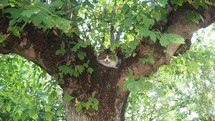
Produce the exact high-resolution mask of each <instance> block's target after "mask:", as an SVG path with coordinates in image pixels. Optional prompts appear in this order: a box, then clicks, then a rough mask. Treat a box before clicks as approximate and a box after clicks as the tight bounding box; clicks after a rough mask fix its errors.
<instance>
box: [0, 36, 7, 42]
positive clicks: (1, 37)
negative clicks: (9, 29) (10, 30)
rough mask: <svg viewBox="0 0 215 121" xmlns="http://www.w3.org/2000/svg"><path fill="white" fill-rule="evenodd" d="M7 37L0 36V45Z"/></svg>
mask: <svg viewBox="0 0 215 121" xmlns="http://www.w3.org/2000/svg"><path fill="white" fill-rule="evenodd" d="M8 36H9V35H0V43H2V42H4V41H5V40H6V39H7V37H8Z"/></svg>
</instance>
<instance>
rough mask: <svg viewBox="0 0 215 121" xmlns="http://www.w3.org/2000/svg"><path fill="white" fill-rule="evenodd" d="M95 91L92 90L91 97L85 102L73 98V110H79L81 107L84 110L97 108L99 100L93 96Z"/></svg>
mask: <svg viewBox="0 0 215 121" xmlns="http://www.w3.org/2000/svg"><path fill="white" fill-rule="evenodd" d="M95 95H96V92H95V91H94V92H92V94H91V97H90V98H89V99H88V100H87V101H86V102H84V101H83V102H81V101H78V99H76V100H75V106H76V108H75V110H76V111H77V112H80V111H81V110H82V109H83V108H85V109H86V110H89V109H90V108H92V109H94V110H98V104H99V101H98V100H97V99H96V98H95Z"/></svg>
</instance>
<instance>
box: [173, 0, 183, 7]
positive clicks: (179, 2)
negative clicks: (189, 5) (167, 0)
mask: <svg viewBox="0 0 215 121" xmlns="http://www.w3.org/2000/svg"><path fill="white" fill-rule="evenodd" d="M171 2H172V3H173V4H176V5H179V6H182V4H183V3H184V0H171Z"/></svg>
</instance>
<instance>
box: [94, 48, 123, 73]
mask: <svg viewBox="0 0 215 121" xmlns="http://www.w3.org/2000/svg"><path fill="white" fill-rule="evenodd" d="M96 59H97V61H98V62H99V63H100V64H102V65H104V66H106V67H110V68H115V69H117V68H118V67H119V65H120V63H121V59H119V58H118V57H117V55H116V53H114V52H112V51H111V50H110V49H101V50H100V52H99V54H98V55H97V57H96Z"/></svg>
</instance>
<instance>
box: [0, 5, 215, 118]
mask: <svg viewBox="0 0 215 121" xmlns="http://www.w3.org/2000/svg"><path fill="white" fill-rule="evenodd" d="M187 9H191V8H190V7H184V8H180V9H178V10H177V11H175V12H174V13H171V14H170V15H169V21H168V24H166V25H165V30H163V32H164V33H175V34H179V35H181V36H183V37H184V38H185V40H188V41H190V38H191V36H192V33H193V32H194V31H196V30H197V29H199V28H200V27H205V26H207V25H209V24H210V23H212V22H214V18H215V13H214V11H215V9H214V7H209V8H208V9H207V10H202V9H201V10H199V12H200V13H201V14H202V16H203V18H204V22H200V23H199V24H196V23H193V22H191V21H189V20H188V19H187V18H186V17H185V15H184V11H185V10H187ZM0 13H2V12H0ZM0 16H1V18H0V23H1V24H0V35H3V34H7V32H6V30H7V27H8V23H9V19H7V18H3V17H2V16H3V15H0ZM61 39H62V38H61V37H59V36H56V35H55V34H53V33H52V32H51V31H50V32H48V34H44V33H42V32H41V31H40V30H39V29H36V28H35V27H34V26H33V25H31V24H30V25H27V26H26V27H25V28H24V29H23V31H22V32H21V38H17V37H15V36H13V35H12V34H10V35H9V37H8V38H7V40H6V41H4V42H3V43H0V53H3V54H8V53H16V54H19V55H21V56H23V57H25V58H26V59H28V60H30V61H33V62H34V63H36V64H38V65H39V66H40V67H42V68H43V69H44V70H46V71H47V72H48V73H49V74H51V75H55V76H58V75H59V71H58V66H59V64H61V63H62V62H64V60H65V56H57V55H56V54H55V52H56V50H57V49H59V48H60V41H59V40H61ZM71 39H72V40H74V41H75V39H76V38H75V37H73V38H71ZM180 47H181V46H180V45H178V44H170V45H168V47H167V48H166V49H165V48H164V47H161V46H160V45H159V44H158V43H154V42H152V41H150V40H147V41H146V39H145V38H143V41H141V45H139V46H138V47H137V49H136V50H135V51H136V53H137V55H136V56H135V57H129V58H126V59H124V60H123V61H122V64H121V65H120V67H119V68H118V69H114V68H107V67H104V66H103V65H100V64H99V63H97V61H96V57H95V55H94V54H93V51H92V48H91V47H90V46H89V47H87V48H85V50H84V51H85V52H87V60H90V67H92V68H93V69H94V72H93V73H92V74H90V73H89V72H87V71H84V72H83V73H82V74H81V75H80V76H79V77H77V78H76V77H72V76H69V75H64V76H63V79H64V83H61V84H60V85H61V87H62V88H63V96H73V97H75V100H72V101H64V102H63V103H64V109H65V116H66V118H67V120H68V121H123V120H124V114H125V108H126V105H125V104H126V100H127V97H128V94H129V92H128V91H127V90H125V89H124V88H123V82H124V81H125V80H126V78H127V76H128V70H127V69H128V68H131V69H132V70H133V72H134V76H135V77H136V78H137V79H138V78H139V77H140V76H149V75H151V74H153V73H154V72H156V70H157V69H158V68H159V67H160V66H161V65H163V64H168V63H169V62H170V59H171V57H172V56H173V55H174V54H175V53H176V52H177V51H179V48H180ZM149 51H150V52H152V55H150V56H152V57H153V59H154V61H155V63H154V64H151V63H142V62H141V61H140V59H139V58H143V57H147V56H148V55H147V54H146V52H149ZM85 61H86V60H83V61H80V60H78V59H77V58H75V61H74V64H80V63H84V62H85ZM94 91H96V96H95V97H96V98H97V99H98V101H99V106H98V111H95V110H92V109H89V110H86V109H83V110H82V111H80V112H76V111H75V103H76V101H87V100H88V99H89V98H90V97H91V94H92V92H94Z"/></svg>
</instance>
